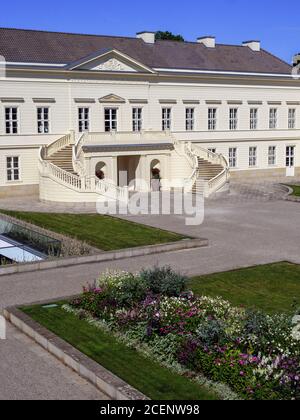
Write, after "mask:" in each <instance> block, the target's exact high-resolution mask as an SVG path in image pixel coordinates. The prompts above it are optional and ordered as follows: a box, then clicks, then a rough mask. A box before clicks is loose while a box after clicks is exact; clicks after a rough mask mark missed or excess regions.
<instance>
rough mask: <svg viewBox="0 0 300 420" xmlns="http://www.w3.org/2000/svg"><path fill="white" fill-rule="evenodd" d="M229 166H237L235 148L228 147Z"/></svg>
mask: <svg viewBox="0 0 300 420" xmlns="http://www.w3.org/2000/svg"><path fill="white" fill-rule="evenodd" d="M229 167H230V168H236V167H237V148H236V147H230V149H229Z"/></svg>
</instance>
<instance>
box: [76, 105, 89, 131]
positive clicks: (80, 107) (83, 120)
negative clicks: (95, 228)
mask: <svg viewBox="0 0 300 420" xmlns="http://www.w3.org/2000/svg"><path fill="white" fill-rule="evenodd" d="M77 109H78V111H77V119H78V120H77V121H78V132H79V133H82V134H83V133H88V132H89V131H90V128H91V107H90V106H78V107H77ZM81 109H82V110H86V109H87V110H88V119H87V123H88V129H80V122H82V123H83V124H85V123H86V118H83V119H81V118H80V110H81Z"/></svg>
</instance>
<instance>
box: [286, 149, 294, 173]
mask: <svg viewBox="0 0 300 420" xmlns="http://www.w3.org/2000/svg"><path fill="white" fill-rule="evenodd" d="M286 166H287V168H293V167H294V166H295V146H287V148H286Z"/></svg>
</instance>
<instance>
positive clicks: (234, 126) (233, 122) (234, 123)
mask: <svg viewBox="0 0 300 420" xmlns="http://www.w3.org/2000/svg"><path fill="white" fill-rule="evenodd" d="M233 111H234V113H235V116H234V117H233V116H232V112H233ZM238 123H239V108H237V107H234V108H229V130H230V131H237V130H238Z"/></svg>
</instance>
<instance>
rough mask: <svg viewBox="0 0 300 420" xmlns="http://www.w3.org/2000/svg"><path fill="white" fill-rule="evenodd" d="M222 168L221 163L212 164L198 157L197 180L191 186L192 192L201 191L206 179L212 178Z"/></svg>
mask: <svg viewBox="0 0 300 420" xmlns="http://www.w3.org/2000/svg"><path fill="white" fill-rule="evenodd" d="M223 170H224V167H223V166H222V165H218V164H214V163H211V162H209V161H208V160H205V159H203V158H200V157H198V170H197V181H196V183H195V185H194V186H193V193H203V192H204V190H205V183H206V181H210V180H212V179H214V178H215V177H216V176H217V175H219V174H220V173H221V172H222V171H223Z"/></svg>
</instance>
